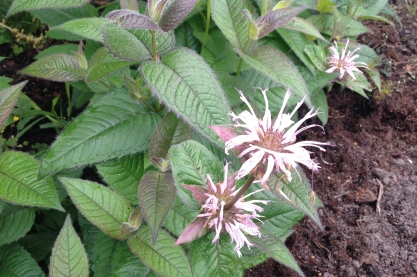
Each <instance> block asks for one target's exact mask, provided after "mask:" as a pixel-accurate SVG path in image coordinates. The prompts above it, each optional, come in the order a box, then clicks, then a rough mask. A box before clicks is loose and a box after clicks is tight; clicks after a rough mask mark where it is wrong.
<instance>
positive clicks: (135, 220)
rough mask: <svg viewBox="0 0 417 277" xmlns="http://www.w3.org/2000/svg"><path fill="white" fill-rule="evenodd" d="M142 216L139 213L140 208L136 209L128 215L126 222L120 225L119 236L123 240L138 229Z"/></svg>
mask: <svg viewBox="0 0 417 277" xmlns="http://www.w3.org/2000/svg"><path fill="white" fill-rule="evenodd" d="M142 221H143V216H142V213H141V209H140V206H138V207H136V209H135V210H134V211H133V213H132V214H131V215H130V217H129V220H128V222H123V223H122V229H121V231H120V236H121V237H122V238H125V237H126V236H127V235H128V234H131V233H132V232H134V231H136V230H137V229H139V227H140V225H141V224H142Z"/></svg>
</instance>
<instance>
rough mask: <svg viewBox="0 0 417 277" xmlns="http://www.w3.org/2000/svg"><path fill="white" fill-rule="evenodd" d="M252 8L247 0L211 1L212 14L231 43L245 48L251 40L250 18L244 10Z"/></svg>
mask: <svg viewBox="0 0 417 277" xmlns="http://www.w3.org/2000/svg"><path fill="white" fill-rule="evenodd" d="M245 9H246V10H252V7H251V6H250V4H249V2H248V1H247V0H216V1H212V3H211V15H212V17H213V20H214V22H215V23H216V25H217V26H218V27H219V28H220V30H221V31H222V33H223V34H224V36H225V37H226V38H227V39H228V40H229V41H230V43H231V44H232V45H233V46H234V47H236V48H238V49H241V50H242V49H245V48H246V44H247V43H248V41H249V22H248V18H247V17H246V16H245V15H244V14H243V13H242V11H243V10H245Z"/></svg>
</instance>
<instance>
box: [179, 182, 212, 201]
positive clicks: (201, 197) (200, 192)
mask: <svg viewBox="0 0 417 277" xmlns="http://www.w3.org/2000/svg"><path fill="white" fill-rule="evenodd" d="M182 186H183V187H184V188H186V189H188V190H189V191H191V193H192V194H193V196H194V199H195V200H197V202H198V203H200V205H201V204H203V203H204V202H205V201H206V200H207V195H206V193H207V189H206V188H204V187H202V186H196V185H185V184H184V185H182Z"/></svg>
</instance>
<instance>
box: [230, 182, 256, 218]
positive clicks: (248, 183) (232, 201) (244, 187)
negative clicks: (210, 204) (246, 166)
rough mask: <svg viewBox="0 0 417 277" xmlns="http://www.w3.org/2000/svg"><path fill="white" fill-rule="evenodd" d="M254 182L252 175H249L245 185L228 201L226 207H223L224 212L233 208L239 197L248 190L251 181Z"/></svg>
mask: <svg viewBox="0 0 417 277" xmlns="http://www.w3.org/2000/svg"><path fill="white" fill-rule="evenodd" d="M254 180H255V176H253V175H252V174H251V175H249V179H248V180H247V181H246V183H245V184H244V185H243V187H242V188H241V189H240V190H239V191H238V193H236V195H235V196H234V197H233V198H232V200H230V201H229V202H228V203H226V205H225V206H224V211H227V210H229V209H230V208H231V207H233V206H234V205H235V204H236V202H237V200H239V198H240V197H242V195H243V194H245V192H246V191H247V190H248V188H249V187H250V185H252V183H253V181H254Z"/></svg>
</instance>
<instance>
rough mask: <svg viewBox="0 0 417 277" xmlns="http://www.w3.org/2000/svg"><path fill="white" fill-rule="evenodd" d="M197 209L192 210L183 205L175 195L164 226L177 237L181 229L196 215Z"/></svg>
mask: <svg viewBox="0 0 417 277" xmlns="http://www.w3.org/2000/svg"><path fill="white" fill-rule="evenodd" d="M198 213H199V210H192V209H190V208H188V207H187V206H185V205H184V203H182V202H181V200H180V199H179V198H178V197H176V198H175V201H174V203H173V204H172V207H171V209H170V210H169V212H168V215H167V216H166V218H165V221H164V227H165V228H166V229H167V230H168V231H169V232H171V233H172V234H174V235H175V236H177V237H179V236H180V235H181V233H182V231H183V230H184V229H185V227H187V225H188V224H190V223H191V222H192V221H193V220H194V219H195V218H196V216H197V215H198Z"/></svg>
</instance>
